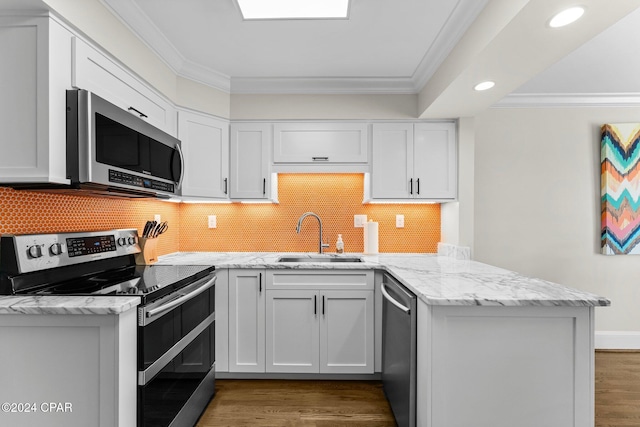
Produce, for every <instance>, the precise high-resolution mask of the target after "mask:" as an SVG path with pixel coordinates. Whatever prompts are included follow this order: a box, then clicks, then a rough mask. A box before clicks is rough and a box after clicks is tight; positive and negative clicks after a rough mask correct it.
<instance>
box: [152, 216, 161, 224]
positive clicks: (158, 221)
mask: <svg viewBox="0 0 640 427" xmlns="http://www.w3.org/2000/svg"><path fill="white" fill-rule="evenodd" d="M153 220H154V221H155V222H157V223H158V224H160V223H161V222H162V217H161V216H160V214H155V215H154V216H153Z"/></svg>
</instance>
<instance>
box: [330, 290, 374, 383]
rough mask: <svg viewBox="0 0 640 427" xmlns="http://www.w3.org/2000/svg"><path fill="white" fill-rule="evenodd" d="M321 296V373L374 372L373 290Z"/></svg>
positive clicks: (335, 292)
mask: <svg viewBox="0 0 640 427" xmlns="http://www.w3.org/2000/svg"><path fill="white" fill-rule="evenodd" d="M320 299H321V302H320V306H321V307H320V313H321V317H320V373H331V374H341V373H350V374H372V373H373V369H374V343H373V337H374V334H373V329H374V323H373V291H323V292H322V293H321V294H320Z"/></svg>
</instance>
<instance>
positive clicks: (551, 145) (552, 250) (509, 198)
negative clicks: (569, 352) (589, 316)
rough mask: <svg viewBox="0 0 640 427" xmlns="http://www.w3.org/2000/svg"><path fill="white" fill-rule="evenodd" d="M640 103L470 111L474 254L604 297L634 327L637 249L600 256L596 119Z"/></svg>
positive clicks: (639, 269)
mask: <svg viewBox="0 0 640 427" xmlns="http://www.w3.org/2000/svg"><path fill="white" fill-rule="evenodd" d="M638 121H640V108H595V107H590V108H572V109H561V108H550V109H490V110H487V111H485V112H484V113H482V114H480V115H479V116H477V117H476V120H475V129H476V133H475V215H474V219H475V221H474V230H475V231H474V247H473V251H474V252H473V253H474V259H476V260H478V261H481V262H486V263H488V264H493V265H497V266H501V267H504V268H508V269H511V270H515V271H518V272H520V273H523V274H526V275H531V276H537V277H540V278H543V279H547V280H551V281H554V282H557V283H560V284H564V285H567V286H570V287H574V288H578V289H582V290H584V291H588V292H593V293H595V294H599V295H602V296H604V297H607V298H609V299H610V300H611V301H612V305H611V307H607V308H598V309H597V310H596V330H597V331H640V257H638V256H605V255H600V253H599V251H600V134H599V131H600V125H602V124H604V123H620V122H638Z"/></svg>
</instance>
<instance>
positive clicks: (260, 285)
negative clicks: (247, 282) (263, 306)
mask: <svg viewBox="0 0 640 427" xmlns="http://www.w3.org/2000/svg"><path fill="white" fill-rule="evenodd" d="M258 283H259V285H258V286H259V287H258V290H259V291H260V293H262V273H260V278H259V279H258Z"/></svg>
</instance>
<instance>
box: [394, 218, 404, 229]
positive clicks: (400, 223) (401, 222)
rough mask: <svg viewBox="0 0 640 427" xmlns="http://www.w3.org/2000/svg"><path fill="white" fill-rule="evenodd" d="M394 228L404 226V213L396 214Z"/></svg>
mask: <svg viewBox="0 0 640 427" xmlns="http://www.w3.org/2000/svg"><path fill="white" fill-rule="evenodd" d="M396 228H404V215H396Z"/></svg>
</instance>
